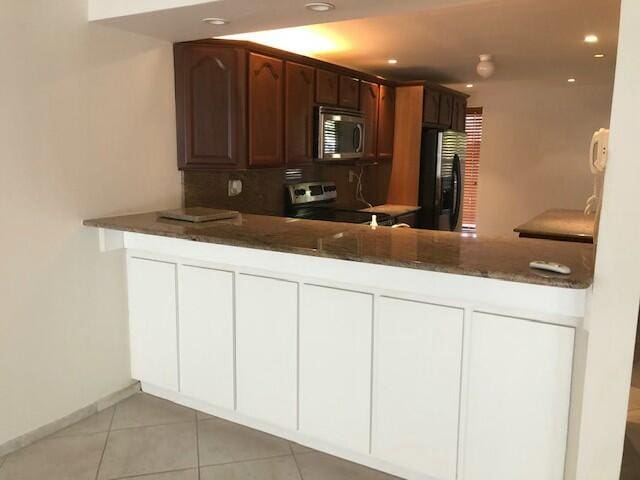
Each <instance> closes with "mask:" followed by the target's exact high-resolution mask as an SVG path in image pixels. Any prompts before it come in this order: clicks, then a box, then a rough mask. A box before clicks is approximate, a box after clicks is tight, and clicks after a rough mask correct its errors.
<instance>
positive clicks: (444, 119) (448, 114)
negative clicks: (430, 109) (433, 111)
mask: <svg viewBox="0 0 640 480" xmlns="http://www.w3.org/2000/svg"><path fill="white" fill-rule="evenodd" d="M452 114H453V96H452V95H450V94H448V93H441V94H440V112H439V114H438V124H440V125H442V126H443V127H446V128H450V127H451V120H452Z"/></svg>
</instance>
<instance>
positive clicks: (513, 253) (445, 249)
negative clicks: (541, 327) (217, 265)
mask: <svg viewBox="0 0 640 480" xmlns="http://www.w3.org/2000/svg"><path fill="white" fill-rule="evenodd" d="M84 224H85V225H87V226H92V227H101V228H106V229H112V230H121V231H127V232H137V233H145V234H150V235H160V236H166V237H175V238H182V239H186V240H192V241H197V242H206V243H215V244H224V245H232V246H239V247H248V248H258V249H263V250H271V251H277V252H287V253H296V254H302V255H311V256H318V257H328V258H336V259H341V260H350V261H357V262H366V263H374V264H380V265H391V266H396V267H405V268H413V269H420V270H431V271H436V272H445V273H452V274H459V275H471V276H476V277H485V278H494V279H500V280H509V281H514V282H523V283H532V284H538V285H549V286H557V287H566V288H578V289H580V288H587V287H588V286H589V285H591V282H592V279H593V246H592V245H587V244H578V243H568V242H564V243H563V242H547V241H543V240H535V239H517V238H498V237H485V236H478V237H473V236H465V235H462V234H460V233H455V232H441V231H431V230H418V229H409V228H402V229H393V228H390V227H378V228H377V229H375V230H374V229H372V228H371V227H369V226H367V225H356V224H349V223H336V222H322V221H317V220H302V219H293V218H283V217H271V216H264V215H250V214H241V215H239V216H238V217H236V218H233V219H228V220H218V221H213V222H205V223H199V224H194V223H188V222H181V221H177V220H168V219H164V218H160V217H159V216H158V213H157V212H152V213H143V214H138V215H127V216H120V217H111V218H100V219H93V220H85V221H84ZM531 260H547V261H555V262H560V263H564V264H566V265H569V266H570V267H571V269H572V273H571V274H570V275H560V274H554V273H548V272H540V271H535V270H532V269H530V268H529V262H530V261H531Z"/></svg>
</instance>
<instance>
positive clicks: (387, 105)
mask: <svg viewBox="0 0 640 480" xmlns="http://www.w3.org/2000/svg"><path fill="white" fill-rule="evenodd" d="M395 117H396V89H395V88H393V87H389V86H387V85H380V107H379V113H378V159H380V160H391V159H392V158H393V134H394V125H395V120H396V119H395Z"/></svg>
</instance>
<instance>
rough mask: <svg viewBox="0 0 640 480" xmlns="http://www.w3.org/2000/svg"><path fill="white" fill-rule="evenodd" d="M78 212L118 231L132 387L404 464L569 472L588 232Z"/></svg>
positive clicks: (492, 473) (105, 232)
mask: <svg viewBox="0 0 640 480" xmlns="http://www.w3.org/2000/svg"><path fill="white" fill-rule="evenodd" d="M85 225H87V226H90V227H97V228H98V229H99V236H100V245H101V248H103V249H104V250H108V249H121V248H125V249H126V257H127V266H128V291H129V316H130V318H129V322H130V342H131V358H132V361H131V362H132V364H131V369H132V376H133V377H134V378H136V379H139V380H140V381H141V382H142V388H143V390H145V391H147V392H149V393H151V394H154V395H157V396H160V397H163V398H166V399H169V400H172V401H174V402H177V403H181V404H184V405H187V406H191V407H193V408H197V409H199V410H202V411H205V412H208V413H211V414H213V415H216V416H219V417H222V418H225V419H228V420H230V421H233V422H237V423H241V424H244V425H248V426H251V427H253V428H257V429H260V430H263V431H266V432H269V433H272V434H275V435H279V436H282V437H285V438H288V439H290V440H293V441H295V442H298V443H301V444H303V445H306V446H309V447H312V448H315V449H318V450H321V451H324V452H327V453H331V454H334V455H337V456H340V457H343V458H346V459H349V460H352V461H355V462H358V463H361V464H364V465H368V466H371V467H373V468H377V469H379V470H383V471H386V472H389V473H392V474H395V475H399V476H402V477H405V478H411V479H423V480H425V479H452V480H453V479H455V478H465V479H466V480H474V479H486V478H507V476H509V477H511V478H518V479H523V480H528V479H532V480H533V479H536V480H538V479H540V478H545V479H561V478H563V474H564V473H563V472H564V464H565V452H566V449H567V437H568V430H569V424H568V418H569V410H570V400H571V394H572V392H571V389H572V381H571V380H572V375H573V374H574V370H575V369H576V368H578V369H579V368H580V366H579V365H577V366H574V348H575V346H576V344H579V342H580V335H576V332H577V331H579V330H580V329H581V327H582V318H583V316H584V308H585V303H586V299H587V295H588V292H589V291H590V285H591V280H592V268H593V261H592V257H593V247H592V246H591V245H586V244H584V245H583V244H568V243H563V242H548V241H547V242H545V241H540V240H533V239H496V238H483V237H481V236H480V237H477V238H474V237H471V236H465V235H461V234H458V233H452V232H434V231H424V230H415V229H392V228H389V227H378V228H376V229H373V228H371V227H369V226H366V225H356V224H344V223H338V222H322V221H310V220H301V219H292V218H281V217H270V216H260V215H248V214H241V215H240V216H239V217H237V218H234V219H229V220H220V221H216V222H207V223H203V224H188V223H184V222H179V221H173V220H167V219H162V218H159V216H158V214H157V213H147V214H139V215H129V216H122V217H113V218H103V219H96V220H87V221H85ZM534 259H540V260H549V261H559V262H562V263H565V264H567V265H569V266H570V267H571V268H572V273H571V274H570V275H567V276H561V275H558V274H550V273H539V272H535V271H533V270H531V269H529V267H528V263H529V261H531V260H534ZM488 420H489V421H488ZM569 441H571V439H569Z"/></svg>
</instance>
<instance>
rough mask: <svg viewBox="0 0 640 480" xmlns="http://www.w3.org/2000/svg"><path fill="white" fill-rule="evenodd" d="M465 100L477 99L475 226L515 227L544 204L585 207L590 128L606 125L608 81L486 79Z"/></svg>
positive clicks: (491, 229)
mask: <svg viewBox="0 0 640 480" xmlns="http://www.w3.org/2000/svg"><path fill="white" fill-rule="evenodd" d="M476 88H477V92H476V93H474V94H473V95H472V97H471V98H470V99H469V105H470V106H481V107H483V109H484V110H483V135H482V140H483V141H482V147H481V152H480V180H479V194H478V195H479V196H478V219H477V224H478V232H479V233H481V234H492V235H513V228H514V227H516V226H517V225H519V224H521V223H523V222H525V221H527V220H528V219H530V218H532V217H533V216H535V215H537V214H539V213H541V212H543V211H544V210H547V209H549V208H577V209H582V208H584V204H585V201H586V200H587V197H588V196H589V195H591V191H592V189H593V177H592V176H591V172H590V170H589V166H588V157H587V154H588V151H589V144H590V142H591V135H592V133H593V132H594V131H595V130H597V129H598V128H601V127H605V128H606V127H608V126H609V117H610V112H611V94H612V88H613V85H612V84H610V85H580V84H579V83H577V84H574V85H569V84H568V83H567V82H566V81H564V79H563V78H560V79H559V80H558V81H557V82H555V83H551V82H549V81H542V80H541V81H533V80H531V81H523V80H518V81H513V82H503V81H498V80H495V81H494V80H488V81H485V82H481V83H478V84H477V87H476Z"/></svg>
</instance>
